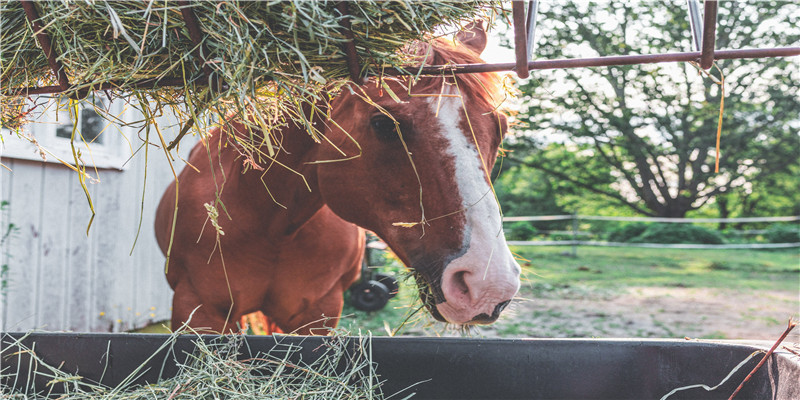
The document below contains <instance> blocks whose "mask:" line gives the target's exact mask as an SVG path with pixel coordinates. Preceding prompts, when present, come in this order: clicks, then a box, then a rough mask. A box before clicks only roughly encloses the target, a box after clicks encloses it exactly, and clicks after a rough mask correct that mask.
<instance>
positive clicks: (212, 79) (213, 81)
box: [178, 0, 222, 91]
mask: <svg viewBox="0 0 800 400" xmlns="http://www.w3.org/2000/svg"><path fill="white" fill-rule="evenodd" d="M178 5H179V6H180V8H181V16H183V22H184V23H185V24H186V29H187V30H188V31H189V38H190V39H192V43H193V44H194V56H195V57H196V58H197V59H198V60H199V61H200V64H201V65H202V68H203V74H204V75H205V78H206V79H207V80H208V81H209V82H208V83H209V85H211V88H212V89H213V90H215V91H219V90H221V88H222V84H221V82H220V79H218V77H217V74H215V73H214V70H212V69H211V66H209V65H208V63H207V62H206V56H208V55H209V52H208V48H207V47H206V46H205V45H203V32H202V31H201V30H200V24H199V22H198V20H197V16H196V15H195V13H194V10H193V9H192V4H191V3H190V2H188V1H185V0H182V1H179V2H178Z"/></svg>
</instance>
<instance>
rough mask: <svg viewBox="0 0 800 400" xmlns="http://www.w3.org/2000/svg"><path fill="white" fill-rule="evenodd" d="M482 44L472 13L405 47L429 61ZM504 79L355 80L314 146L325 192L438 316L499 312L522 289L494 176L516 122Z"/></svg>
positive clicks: (459, 57)
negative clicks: (411, 278)
mask: <svg viewBox="0 0 800 400" xmlns="http://www.w3.org/2000/svg"><path fill="white" fill-rule="evenodd" d="M485 45H486V33H485V32H484V31H483V28H482V27H481V26H480V25H475V24H473V25H472V26H471V27H470V28H469V29H467V30H465V31H463V32H461V33H459V34H458V35H457V40H456V42H455V43H452V42H450V41H447V40H444V39H437V40H434V41H433V42H432V43H416V44H413V45H410V46H409V48H408V51H409V53H410V54H411V55H412V56H413V57H414V59H416V60H418V62H420V63H421V64H434V65H437V64H438V65H441V64H446V63H477V62H481V60H480V58H479V56H478V55H479V54H480V53H481V52H482V51H483V49H484V47H485ZM499 83H500V82H499V79H498V77H497V76H496V75H495V74H491V73H482V74H461V75H455V74H451V73H447V72H443V73H442V74H441V75H439V76H426V77H421V78H419V79H417V80H414V79H412V78H391V79H389V78H384V79H382V80H377V79H371V80H368V81H367V82H366V83H365V84H363V85H355V84H353V85H352V86H351V87H350V88H345V89H344V90H343V92H342V94H341V95H339V96H338V97H337V98H336V99H335V100H334V102H333V104H332V107H331V116H330V121H329V123H328V127H327V131H326V137H327V138H328V140H329V141H330V143H329V145H322V146H319V150H318V151H317V153H316V157H317V159H318V160H319V161H320V163H319V164H318V168H317V179H318V185H319V188H320V193H321V195H322V197H323V200H324V202H325V203H326V204H327V205H328V207H330V209H331V210H333V211H334V212H335V213H336V214H337V215H339V216H340V217H341V218H343V219H345V220H347V221H350V222H352V223H355V224H357V225H359V226H362V227H364V228H366V229H369V230H371V231H373V232H375V233H376V234H377V235H378V236H380V237H381V238H382V239H383V240H384V241H386V243H387V244H389V246H390V247H391V248H392V250H393V251H394V252H395V253H396V254H397V256H398V257H399V258H400V259H401V261H402V262H403V263H405V265H406V266H408V267H409V268H411V270H412V271H413V273H414V274H415V276H416V278H417V282H418V284H419V286H420V288H419V290H420V293H421V296H422V299H423V302H424V303H425V305H426V306H427V307H428V309H429V310H430V311H431V314H432V315H433V316H434V317H435V318H436V319H438V320H440V321H446V322H450V323H455V324H486V323H491V322H494V321H495V320H496V319H497V317H498V316H499V314H500V312H501V311H502V310H503V308H505V307H506V305H508V304H509V302H510V301H511V299H512V298H513V297H514V296H515V294H516V293H517V290H518V289H519V274H520V267H519V265H518V264H517V262H516V261H515V260H514V257H513V256H512V254H511V252H510V251H509V249H508V246H507V244H506V241H505V237H504V235H503V230H502V224H501V215H500V209H499V207H498V204H497V201H496V198H495V196H494V193H493V191H492V186H491V183H490V171H491V169H492V165H493V164H494V162H495V158H496V154H497V151H498V147H499V146H500V142H501V141H502V138H503V135H504V134H505V132H506V129H507V124H506V117H505V115H503V114H502V113H501V112H500V111H498V109H497V107H498V104H499V103H500V99H501V93H500V84H499ZM342 153H344V154H347V155H348V157H343V156H342ZM337 160H338V161H337Z"/></svg>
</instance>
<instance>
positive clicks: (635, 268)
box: [339, 246, 800, 336]
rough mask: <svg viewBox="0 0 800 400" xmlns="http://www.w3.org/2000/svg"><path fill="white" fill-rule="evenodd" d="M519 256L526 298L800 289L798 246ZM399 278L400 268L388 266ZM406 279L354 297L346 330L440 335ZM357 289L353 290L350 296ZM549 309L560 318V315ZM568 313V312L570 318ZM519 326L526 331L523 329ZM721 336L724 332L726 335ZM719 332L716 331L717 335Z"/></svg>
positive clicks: (551, 250)
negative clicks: (649, 290)
mask: <svg viewBox="0 0 800 400" xmlns="http://www.w3.org/2000/svg"><path fill="white" fill-rule="evenodd" d="M512 251H514V252H515V254H518V255H519V256H520V257H522V258H524V259H526V260H527V261H524V260H523V261H520V264H521V265H522V266H523V278H522V279H523V283H522V284H523V288H522V291H521V294H520V296H522V297H525V298H571V299H575V298H591V299H603V298H604V297H608V298H610V297H613V296H614V295H615V293H618V292H619V291H622V290H624V289H626V288H628V287H636V286H648V287H691V288H721V289H733V290H757V291H793V292H800V289H798V288H800V251H798V250H797V249H790V250H780V251H775V250H770V251H767V250H680V249H643V248H617V247H580V248H578V252H577V257H570V256H569V255H565V253H566V254H568V253H569V252H570V248H568V247H544V246H543V247H515V248H512ZM384 270H385V271H386V270H390V271H391V272H394V273H395V274H396V275H397V276H400V275H402V274H403V272H402V268H401V267H398V266H394V267H390V268H384ZM399 280H400V293H399V294H398V295H397V296H396V297H395V298H393V299H391V300H390V301H389V304H388V305H387V306H386V307H385V308H384V309H383V310H380V311H376V312H364V311H359V310H356V309H355V308H353V307H352V306H351V305H349V304H348V301H347V299H346V301H345V306H344V311H343V312H342V319H341V321H340V323H339V328H341V329H343V330H344V331H345V332H350V333H352V334H358V333H359V332H362V333H366V332H367V331H371V332H372V334H373V335H376V336H385V335H388V334H389V333H388V332H390V331H393V330H395V329H397V328H398V327H401V326H402V325H403V323H404V321H406V319H407V318H408V319H409V321H408V322H407V325H406V326H405V327H404V328H402V329H400V332H399V334H401V335H402V334H409V335H421V334H436V333H437V332H440V331H442V329H443V328H442V326H441V325H436V326H433V327H431V326H430V324H431V321H432V318H430V317H429V316H428V313H427V310H421V311H419V312H417V313H416V314H414V315H413V316H411V317H410V318H409V313H411V312H412V311H413V310H416V309H417V308H419V301H418V300H417V297H418V295H417V290H416V288H415V287H414V283H413V280H411V279H406V280H404V279H402V278H399ZM347 296H349V292H346V293H345V297H347ZM551 314H552V313H550V314H547V315H541V316H539V317H547V318H551V319H554V320H555V319H558V317H559V316H557V315H551ZM562 317H563V316H562ZM520 324H522V325H519V324H518V325H512V326H508V327H505V328H503V329H504V331H503V332H501V333H502V334H503V335H507V336H515V335H518V334H519V333H520V332H525V331H527V330H528V328H529V326H525V324H530V322H524V321H523V322H520ZM570 329H571V328H569V327H565V326H564V327H561V326H554V327H553V330H554V331H557V332H558V333H559V335H560V336H570V334H571V332H570ZM517 331H519V332H517ZM720 335H723V334H721V333H720ZM712 336H713V335H712Z"/></svg>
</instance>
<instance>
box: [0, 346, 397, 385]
mask: <svg viewBox="0 0 800 400" xmlns="http://www.w3.org/2000/svg"><path fill="white" fill-rule="evenodd" d="M182 333H188V334H193V333H192V332H190V331H186V332H182ZM180 334H181V332H177V333H175V334H173V335H171V336H170V338H169V339H168V340H167V341H166V342H165V343H164V344H163V345H162V346H161V348H160V349H159V350H158V351H157V352H156V353H157V354H158V353H160V352H163V351H165V350H166V351H169V352H173V350H172V348H173V346H174V345H175V343H176V340H177V338H178V337H179V336H180ZM195 335H196V334H195ZM246 340H247V339H246V338H245V337H244V336H237V335H230V336H220V337H218V338H216V339H211V340H209V339H207V338H206V339H205V340H204V338H202V337H200V336H199V335H197V336H196V339H194V340H193V343H194V346H195V349H194V351H193V352H192V353H191V354H189V355H188V357H186V360H185V361H184V362H181V363H177V367H178V372H177V374H176V375H175V376H174V377H171V378H166V379H161V380H159V381H158V382H156V383H153V384H148V385H133V384H131V382H132V381H134V379H136V377H137V376H140V374H142V373H144V372H145V370H144V365H145V364H146V363H145V364H142V366H140V367H139V369H137V370H135V371H133V372H132V373H131V375H130V376H129V377H128V378H126V379H124V380H123V382H122V383H120V385H119V386H117V387H108V386H104V385H101V384H97V383H92V382H88V381H87V380H86V379H84V378H83V377H81V376H79V375H77V374H70V373H66V372H64V371H61V370H60V369H58V368H57V367H56V366H52V365H48V364H46V363H45V362H44V361H43V360H42V359H41V358H39V357H38V356H37V355H36V352H35V349H29V348H27V347H25V345H23V344H22V343H21V340H20V341H16V342H15V343H13V344H12V346H13V347H14V348H15V350H16V351H15V352H14V356H17V357H21V356H23V355H25V356H26V357H30V358H31V359H32V360H33V365H31V367H30V370H31V371H33V375H32V376H19V377H17V376H16V375H15V374H16V373H18V371H14V370H11V369H10V368H6V369H5V370H3V371H2V377H0V378H2V379H0V381H4V382H9V383H12V384H13V382H14V381H15V379H17V378H19V379H28V378H30V379H31V381H32V380H33V379H34V378H35V377H37V376H38V377H40V378H45V379H46V380H47V381H48V384H47V385H46V387H33V388H31V387H28V388H24V389H20V388H11V387H2V388H0V389H2V392H3V393H4V395H3V398H6V399H43V398H56V397H57V398H58V399H63V400H70V399H75V400H77V399H82V400H100V399H114V400H137V399H142V400H144V399H153V398H158V399H198V398H201V399H309V400H311V399H383V398H384V394H383V392H382V391H381V381H380V380H379V378H378V375H377V374H376V372H375V368H376V365H375V363H373V362H372V360H371V341H370V337H353V338H349V337H344V336H334V337H329V338H327V339H326V342H325V343H326V344H325V346H320V347H319V348H317V349H316V350H315V351H318V352H320V353H322V354H321V356H320V357H319V358H317V359H315V360H314V361H311V362H304V361H303V360H302V357H299V352H300V350H301V349H300V347H298V346H297V345H293V344H290V343H282V342H281V340H280V338H279V337H278V339H277V345H276V346H275V347H274V348H272V349H270V350H269V351H268V352H259V353H258V354H255V355H254V356H253V357H249V358H244V359H243V357H242V353H245V354H248V353H249V351H245V350H246V349H250V347H249V346H248V344H247V342H246ZM251 350H252V349H251ZM162 354H163V353H162ZM178 358H180V357H178ZM171 359H172V358H171V356H170V357H168V358H167V360H171ZM167 362H169V361H167ZM79 372H80V371H79ZM54 387H61V388H63V393H53V392H51V391H52V389H53V388H54Z"/></svg>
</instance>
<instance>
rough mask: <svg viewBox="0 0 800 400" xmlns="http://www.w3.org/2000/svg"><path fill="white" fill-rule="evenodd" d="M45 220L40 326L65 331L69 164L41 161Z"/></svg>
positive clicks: (37, 308)
mask: <svg viewBox="0 0 800 400" xmlns="http://www.w3.org/2000/svg"><path fill="white" fill-rule="evenodd" d="M42 165H43V166H42V171H43V173H42V193H41V195H42V223H41V228H40V240H41V247H40V250H39V251H40V254H39V263H38V265H37V267H38V269H39V271H38V275H39V277H40V278H39V281H38V287H37V288H36V291H37V293H39V295H38V296H37V301H36V315H37V324H36V325H37V327H38V328H41V329H45V330H64V329H68V327H67V315H66V313H67V302H65V301H64V299H65V298H66V297H67V293H68V292H67V288H68V286H69V284H68V282H67V281H68V277H69V274H68V273H67V272H68V269H67V267H68V266H67V255H68V253H67V252H68V246H67V242H68V238H69V236H70V234H72V232H71V229H70V228H71V227H70V226H69V224H68V219H67V215H68V209H67V207H68V205H69V204H68V202H67V201H65V198H66V194H67V193H68V191H69V186H70V176H71V175H73V174H74V172H73V171H72V170H70V169H68V168H66V167H62V166H56V165H49V164H42Z"/></svg>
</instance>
